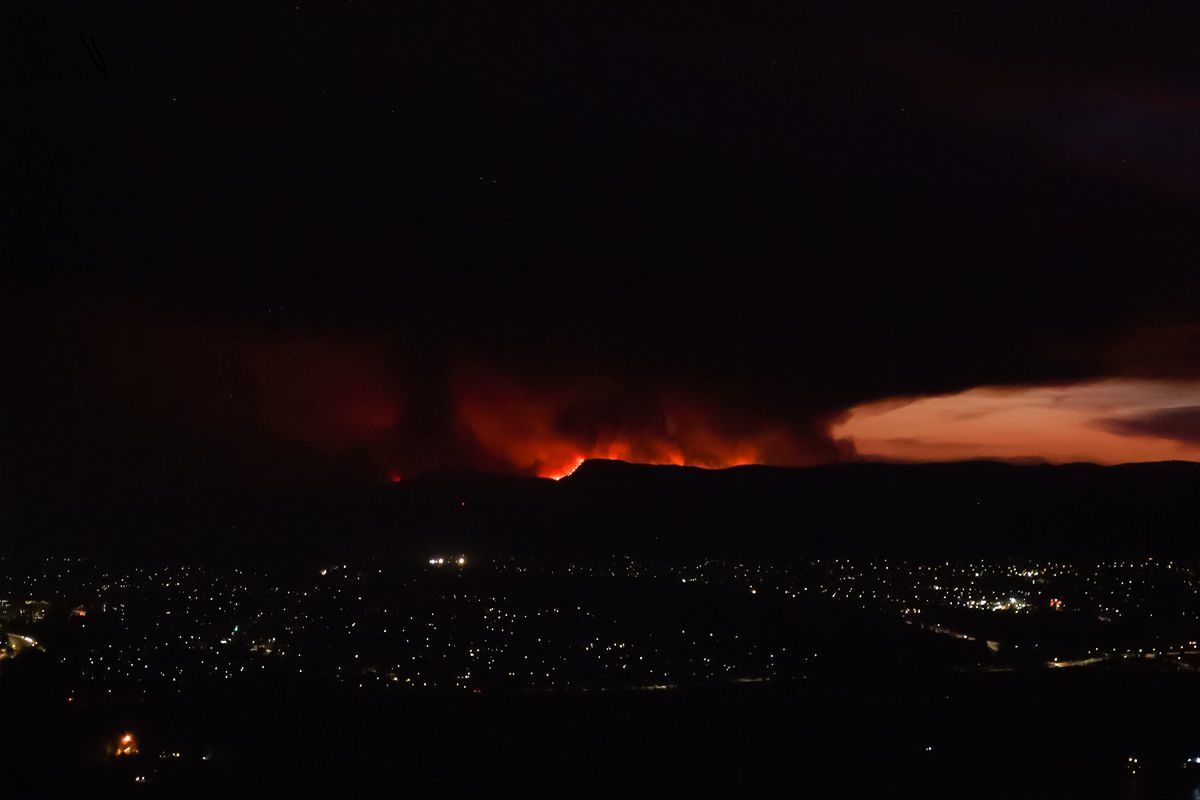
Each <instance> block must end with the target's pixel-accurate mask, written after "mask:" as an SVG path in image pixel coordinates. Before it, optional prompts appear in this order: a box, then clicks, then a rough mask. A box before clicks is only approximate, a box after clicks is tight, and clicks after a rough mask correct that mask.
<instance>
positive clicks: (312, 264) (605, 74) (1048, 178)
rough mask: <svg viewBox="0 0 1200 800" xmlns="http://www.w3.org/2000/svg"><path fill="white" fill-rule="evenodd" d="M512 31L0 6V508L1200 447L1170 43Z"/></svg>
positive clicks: (614, 29) (1186, 110)
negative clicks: (451, 473)
mask: <svg viewBox="0 0 1200 800" xmlns="http://www.w3.org/2000/svg"><path fill="white" fill-rule="evenodd" d="M502 5H503V4H483V3H481V4H478V5H462V4H453V3H435V4H430V5H429V7H424V6H422V5H419V4H409V3H389V4H379V5H374V4H371V3H368V2H363V0H355V1H354V2H348V1H343V2H328V3H312V4H310V3H308V2H299V3H298V4H297V3H296V2H288V3H272V2H263V3H250V4H239V5H230V6H228V7H221V6H220V5H219V4H182V5H180V6H179V7H178V8H175V9H173V8H172V6H173V4H170V3H158V4H154V5H153V7H152V8H153V10H152V11H147V10H146V9H145V8H143V7H134V6H132V5H131V6H128V7H125V6H124V5H123V4H121V3H106V4H103V6H102V7H100V6H95V5H94V4H71V5H70V6H69V7H66V6H61V5H59V4H44V3H31V2H18V3H16V4H15V5H14V4H10V5H9V6H6V9H5V11H4V12H3V16H4V25H3V26H2V27H3V29H4V31H5V33H4V47H3V50H4V56H3V58H4V59H5V61H6V66H5V84H6V85H7V86H8V87H9V89H8V91H6V93H5V102H4V105H5V114H4V117H5V129H6V136H5V141H6V147H5V153H6V156H7V157H6V159H5V169H4V176H3V180H4V192H3V194H4V196H5V198H6V201H7V203H6V205H7V206H8V209H7V210H6V212H5V220H6V222H7V223H8V225H6V226H5V227H6V229H7V232H6V233H5V236H4V243H5V247H4V264H5V266H4V272H3V278H0V281H3V296H4V298H5V306H6V307H7V310H6V311H5V321H6V322H7V323H8V324H7V326H6V327H7V328H8V335H7V337H6V340H7V345H6V347H5V348H4V351H3V354H2V356H0V359H2V362H0V367H2V369H3V373H4V380H3V394H2V405H0V425H2V428H0V433H2V435H3V442H2V449H0V481H2V482H3V484H4V485H5V486H6V487H7V488H6V489H5V493H6V494H7V495H8V497H9V498H10V499H11V498H13V497H18V496H19V497H36V498H43V499H47V500H51V501H54V500H60V499H63V498H68V497H73V496H77V495H78V494H80V493H84V492H101V493H121V492H128V491H133V490H145V489H146V487H155V486H167V485H172V484H178V483H184V482H186V483H191V484H195V485H233V486H262V485H303V484H309V483H315V484H318V485H319V484H321V483H323V482H351V483H353V482H371V481H380V482H381V481H385V480H393V479H401V478H403V477H407V476H410V475H412V474H415V473H417V472H420V471H422V470H427V469H432V468H438V467H460V466H470V467H478V468H483V469H488V470H496V471H503V472H511V473H518V474H539V475H544V476H557V475H561V474H563V473H564V472H566V471H569V470H570V469H571V468H572V467H573V466H574V465H575V464H577V463H578V461H579V460H580V459H581V458H586V457H615V458H623V459H628V460H634V461H647V462H655V463H687V464H695V465H700V466H711V467H718V466H726V465H731V464H740V463H751V462H758V463H773V464H784V465H805V464H815V463H827V462H832V461H839V460H847V459H854V458H889V459H901V460H940V459H958V458H977V457H998V458H1008V459H1024V458H1037V459H1047V460H1051V461H1071V460H1095V461H1100V462H1104V463H1115V462H1121V461H1130V460H1160V459H1172V458H1183V459H1192V460H1200V294H1198V290H1200V270H1198V269H1197V250H1198V240H1197V219H1198V215H1197V211H1198V210H1200V61H1197V59H1196V58H1195V42H1194V37H1193V36H1191V35H1190V33H1191V32H1192V31H1194V28H1193V27H1192V25H1191V23H1190V21H1189V20H1187V19H1184V18H1179V19H1164V18H1162V17H1153V16H1152V15H1151V14H1150V13H1149V12H1142V11H1139V12H1138V13H1133V10H1132V9H1131V8H1129V7H1127V5H1126V4H1115V3H1087V4H1083V3H1073V2H1068V3H1060V4H1045V3H1040V4H1029V5H1028V6H1026V5H1025V4H1020V3H1008V2H1004V3H1000V2H981V3H971V4H967V5H966V6H964V5H963V4H961V3H949V2H946V3H936V2H935V3H924V4H916V6H914V5H913V4H903V6H904V7H903V9H902V11H896V10H892V11H887V12H882V11H880V10H879V9H872V8H868V7H864V6H859V5H858V4H854V3H844V2H834V3H794V4H786V5H783V4H780V5H776V6H774V7H772V8H770V9H768V10H765V11H761V10H760V11H755V12H753V13H752V14H751V13H748V12H745V11H742V12H735V11H732V10H728V9H724V8H722V7H721V6H719V5H717V4H705V3H691V4H680V5H662V4H650V5H652V6H655V10H654V11H653V12H650V11H646V10H642V11H637V12H635V11H633V10H630V8H629V7H627V6H625V5H623V4H596V5H589V4H575V3H556V4H547V5H546V6H545V7H537V8H535V7H532V6H528V7H525V8H523V9H522V10H521V11H520V12H519V13H517V12H514V11H513V10H512V9H507V10H501V6H502ZM731 5H733V4H731ZM568 7H569V10H567V8H568Z"/></svg>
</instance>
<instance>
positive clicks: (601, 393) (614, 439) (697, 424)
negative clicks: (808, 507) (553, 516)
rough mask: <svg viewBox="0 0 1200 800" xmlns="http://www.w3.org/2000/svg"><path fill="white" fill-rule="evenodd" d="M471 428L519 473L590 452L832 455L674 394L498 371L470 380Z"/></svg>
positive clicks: (777, 457)
mask: <svg viewBox="0 0 1200 800" xmlns="http://www.w3.org/2000/svg"><path fill="white" fill-rule="evenodd" d="M456 406H457V409H458V419H459V422H460V424H461V426H462V428H463V429H464V430H465V431H466V432H467V433H468V434H469V435H470V436H471V437H472V438H473V439H474V441H475V442H476V443H477V445H478V446H479V447H480V448H481V449H482V450H484V451H485V452H486V453H487V454H488V455H489V456H490V457H491V458H492V459H494V460H496V461H498V462H500V463H501V464H503V465H505V466H506V467H507V468H508V469H510V470H512V471H516V472H523V473H527V474H535V475H538V476H541V477H545V478H554V479H559V478H562V477H565V476H566V475H569V474H570V473H571V472H573V471H574V470H575V469H576V468H577V467H578V466H579V465H580V464H582V463H583V462H584V461H586V460H588V459H614V460H620V461H633V462H638V463H644V464H672V465H676V466H697V467H708V468H721V467H733V466H740V465H743V464H761V463H775V464H787V465H801V464H812V463H819V462H820V461H822V460H826V459H823V458H822V457H821V456H820V455H818V454H817V453H816V448H815V447H814V446H813V445H811V444H806V442H805V441H804V440H803V439H802V437H801V436H800V435H799V434H797V433H796V432H794V431H792V430H790V429H789V428H788V427H787V426H786V425H783V424H782V423H775V424H762V425H757V426H755V427H754V428H748V427H742V428H740V429H739V427H738V426H737V425H735V424H732V423H731V422H730V421H729V420H728V419H726V418H725V417H723V416H722V415H721V414H718V413H716V412H714V411H712V410H710V409H708V408H705V407H703V406H702V405H701V404H699V403H697V402H695V401H690V402H689V401H685V400H682V399H681V398H679V397H678V396H675V395H672V394H670V393H666V392H664V393H661V394H656V393H653V392H649V393H648V396H647V395H640V394H637V395H634V396H633V399H632V400H631V399H630V395H629V394H626V393H623V392H620V391H618V390H614V389H613V388H612V387H607V386H599V387H598V386H592V385H585V384H582V383H580V384H570V385H568V386H565V387H555V388H551V389H540V390H537V389H531V388H529V387H528V386H524V385H521V384H518V383H516V382H514V381H511V380H506V379H499V378H496V377H494V376H492V377H489V378H487V379H486V380H482V381H481V380H474V381H471V382H464V383H463V385H462V386H461V387H460V389H459V392H458V395H457V397H456Z"/></svg>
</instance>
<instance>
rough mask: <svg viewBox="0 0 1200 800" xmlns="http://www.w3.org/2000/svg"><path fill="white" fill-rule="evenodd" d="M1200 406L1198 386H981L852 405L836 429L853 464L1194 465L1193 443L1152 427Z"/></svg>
mask: <svg viewBox="0 0 1200 800" xmlns="http://www.w3.org/2000/svg"><path fill="white" fill-rule="evenodd" d="M1198 400H1200V382H1196V381H1187V382H1183V381H1130V380H1105V381H1097V382H1093V383H1085V384H1075V385H1068V386H1034V387H1018V388H997V387H980V388H975V389H971V390H969V391H965V392H961V393H959V394H954V395H945V396H937V397H918V398H909V399H894V400H885V401H881V402H876V403H867V404H864V405H860V406H856V407H855V408H853V409H852V410H851V412H850V415H849V416H848V417H847V419H846V420H845V421H844V422H842V423H840V424H839V425H837V426H835V428H834V433H835V435H838V436H846V437H850V438H852V439H853V440H854V442H855V445H856V446H857V449H858V452H859V454H860V455H862V456H864V457H867V458H884V459H897V460H914V461H939V460H952V459H966V458H1001V459H1023V458H1039V459H1044V460H1046V461H1050V462H1056V463H1061V462H1070V461H1095V462H1098V463H1103V464H1115V463H1123V462H1130V461H1163V460H1172V459H1182V460H1200V443H1198V442H1196V441H1194V440H1189V439H1188V438H1187V437H1177V436H1173V435H1171V433H1170V430H1171V429H1170V428H1169V426H1166V425H1161V424H1158V425H1156V424H1154V423H1155V422H1156V421H1158V420H1162V419H1167V420H1172V419H1175V418H1176V417H1178V416H1180V413H1179V409H1186V408H1188V407H1191V406H1195V405H1196V404H1197V402H1198Z"/></svg>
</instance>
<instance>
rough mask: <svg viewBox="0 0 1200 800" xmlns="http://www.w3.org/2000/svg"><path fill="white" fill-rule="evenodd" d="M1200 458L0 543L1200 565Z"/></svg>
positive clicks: (845, 473)
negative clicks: (1171, 560)
mask: <svg viewBox="0 0 1200 800" xmlns="http://www.w3.org/2000/svg"><path fill="white" fill-rule="evenodd" d="M1198 490H1200V464H1194V463H1185V462H1164V463H1154V464H1130V465H1123V466H1115V467H1101V466H1096V465H1091V464H1069V465H1061V466H1050V465H1020V466H1018V465H1012V464H1003V463H996V462H962V463H946V464H909V465H900V464H881V463H852V464H839V465H831V466H823V467H812V468H805V469H786V468H777V467H761V466H746V467H736V468H732V469H726V470H701V469H694V468H686V467H664V466H646V465H636V464H626V463H623V462H615V461H590V462H587V463H585V464H583V465H582V466H581V467H580V468H579V469H578V470H576V472H575V473H574V474H572V475H570V476H568V477H567V478H564V479H563V480H561V481H551V480H545V479H538V478H520V477H511V476H499V475H491V474H486V473H479V472H464V471H458V472H437V473H429V474H425V475H421V476H417V477H414V478H412V479H409V480H406V481H404V482H401V483H396V484H387V485H383V486H366V487H349V488H347V487H343V488H340V489H337V490H329V491H321V492H315V491H304V492H270V493H252V494H251V493H238V494H214V493H210V492H205V493H189V492H188V491H187V490H186V488H181V489H180V491H179V492H178V493H176V494H174V495H171V496H162V495H156V496H143V497H133V498H114V499H112V500H110V501H108V502H106V503H103V504H90V505H89V506H88V507H87V508H86V509H72V510H69V511H63V510H60V509H35V510H32V511H28V510H27V511H24V512H23V513H22V514H21V515H20V516H18V517H15V518H10V520H9V521H8V523H7V525H6V527H7V530H8V534H11V535H7V534H6V536H5V537H4V538H5V540H4V541H3V542H0V549H2V550H3V551H8V552H17V553H20V552H37V551H40V550H44V549H52V550H63V551H67V552H78V551H84V552H90V553H93V554H112V555H118V556H122V557H128V556H139V557H145V558H147V559H151V560H158V559H177V558H189V559H197V558H198V559H205V558H226V557H228V558H236V559H248V560H257V559H267V560H271V561H282V560H288V559H296V560H298V561H302V562H308V561H311V560H312V559H314V558H330V557H342V556H345V557H375V556H379V557H385V558H386V557H401V556H403V557H409V556H421V555H424V554H427V553H430V552H435V551H441V550H448V551H449V550H454V551H458V550H462V551H469V552H476V553H516V554H523V555H530V556H540V557H544V558H547V559H553V560H558V559H570V558H577V557H587V556H595V555H609V554H614V553H622V554H630V555H635V556H639V557H645V558H654V557H669V558H675V557H688V558H690V557H696V556H710V555H711V556H729V557H743V558H766V559H771V558H778V559H792V558H802V557H807V556H813V555H838V554H845V555H880V556H912V557H923V558H924V557H941V556H946V557H958V556H966V555H976V554H978V555H1038V556H1064V557H1079V558H1087V557H1093V556H1096V557H1105V556H1118V555H1137V556H1140V555H1165V556H1181V557H1182V556H1191V555H1197V554H1200V539H1198V538H1197V537H1196V536H1195V535H1194V534H1195V530H1196V512H1197V503H1196V500H1197V498H1198V497H1200V491H1198Z"/></svg>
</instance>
